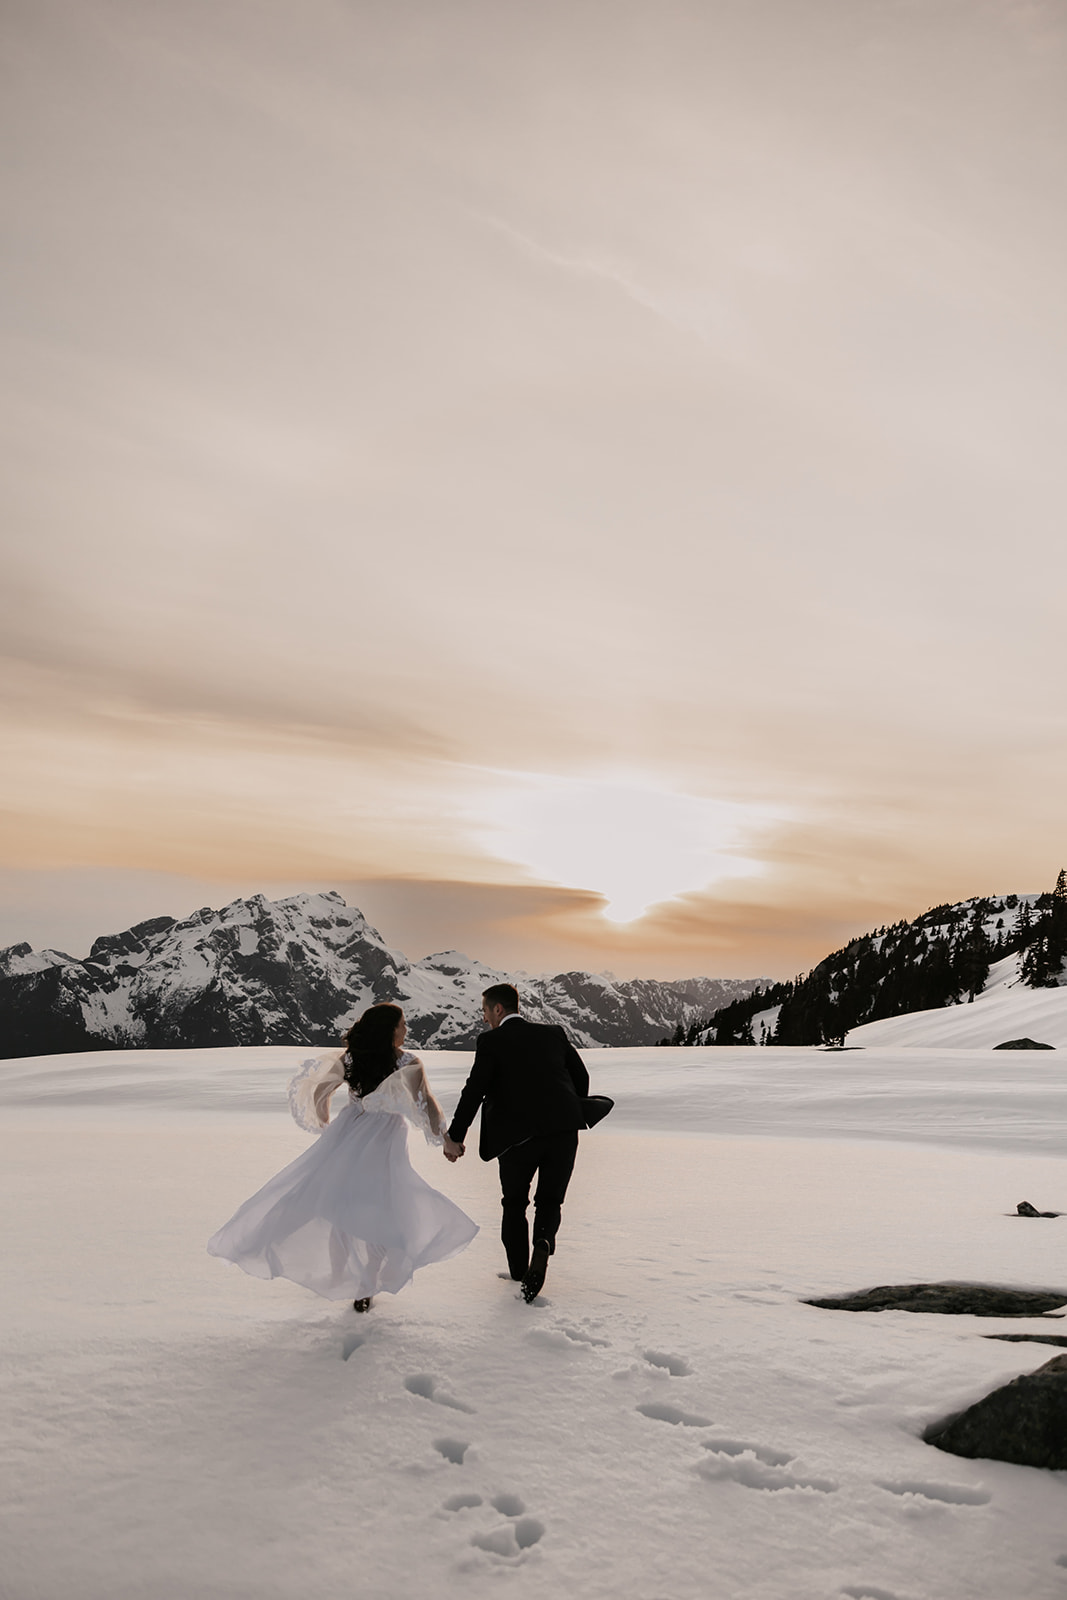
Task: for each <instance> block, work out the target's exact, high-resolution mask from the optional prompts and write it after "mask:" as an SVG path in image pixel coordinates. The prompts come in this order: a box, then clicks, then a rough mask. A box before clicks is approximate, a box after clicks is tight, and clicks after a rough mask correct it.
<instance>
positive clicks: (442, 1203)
mask: <svg viewBox="0 0 1067 1600" xmlns="http://www.w3.org/2000/svg"><path fill="white" fill-rule="evenodd" d="M482 1016H483V1018H484V1020H485V1024H486V1032H485V1033H483V1034H481V1035H480V1036H479V1038H478V1043H477V1047H476V1049H475V1054H474V1065H473V1067H472V1068H471V1072H470V1075H469V1077H468V1078H467V1082H466V1083H465V1085H464V1087H463V1092H462V1094H461V1095H460V1097H459V1103H458V1105H457V1106H456V1112H455V1115H454V1116H453V1118H452V1121H451V1124H450V1125H449V1126H448V1128H447V1129H446V1127H445V1124H444V1117H443V1115H442V1112H441V1108H440V1106H439V1105H438V1104H437V1101H436V1100H435V1099H434V1097H433V1095H432V1093H431V1092H430V1086H429V1084H428V1083H427V1081H426V1074H425V1072H424V1070H423V1066H422V1062H421V1061H420V1060H419V1058H418V1057H417V1056H414V1055H411V1054H410V1053H409V1052H408V1051H406V1050H405V1049H404V1039H405V1035H406V1032H407V1025H406V1023H405V1020H404V1013H403V1012H402V1011H401V1009H400V1007H399V1006H396V1005H391V1004H388V1003H383V1004H379V1005H374V1006H371V1007H370V1009H369V1010H367V1011H365V1012H364V1013H363V1015H362V1016H361V1017H360V1018H359V1020H358V1022H356V1023H355V1024H354V1025H353V1027H352V1028H351V1029H350V1030H349V1033H348V1036H347V1038H346V1041H345V1048H344V1049H343V1050H338V1051H332V1052H331V1053H330V1054H329V1055H328V1056H323V1057H316V1058H315V1059H313V1060H311V1061H307V1062H305V1063H304V1066H303V1067H302V1069H301V1071H300V1072H299V1073H298V1074H297V1076H296V1077H295V1078H294V1079H293V1081H292V1083H291V1084H290V1085H289V1105H290V1109H291V1110H292V1113H293V1116H294V1117H295V1119H296V1121H297V1122H298V1123H299V1124H300V1126H301V1127H303V1128H306V1129H308V1131H310V1132H316V1133H319V1138H318V1140H317V1141H316V1143H315V1144H314V1145H312V1147H311V1148H310V1149H309V1150H306V1151H305V1152H304V1154H303V1155H301V1156H298V1157H297V1159H296V1160H295V1161H293V1162H291V1163H290V1165H289V1166H287V1167H286V1168H284V1170H283V1171H281V1172H279V1173H278V1174H277V1175H276V1176H275V1177H273V1178H271V1179H270V1180H269V1182H268V1183H266V1184H265V1185H264V1186H263V1188H262V1189H260V1190H259V1191H258V1193H256V1194H254V1195H253V1196H252V1198H251V1199H250V1200H246V1201H245V1203H244V1205H242V1206H241V1207H240V1208H239V1209H238V1210H237V1212H236V1213H235V1214H234V1216H233V1217H231V1219H230V1221H229V1222H227V1223H226V1224H225V1225H224V1226H223V1227H222V1228H220V1229H219V1231H218V1232H217V1233H216V1234H215V1235H214V1236H213V1237H212V1239H211V1240H210V1241H209V1242H208V1250H209V1251H210V1253H211V1254H212V1255H217V1256H222V1257H224V1258H225V1259H226V1260H228V1261H233V1262H236V1264H237V1265H238V1266H239V1267H242V1268H243V1269H244V1271H245V1272H248V1273H251V1274H252V1276H254V1277H258V1278H277V1277H283V1278H289V1279H291V1280H292V1281H293V1282H294V1283H299V1284H303V1285H304V1286H305V1287H306V1288H308V1289H313V1290H314V1291H315V1292H316V1293H317V1294H321V1295H324V1296H325V1297H326V1298H327V1299H330V1300H347V1299H349V1298H351V1299H352V1300H353V1303H354V1305H355V1309H356V1310H357V1311H368V1310H369V1309H370V1304H371V1300H372V1297H373V1296H374V1295H375V1294H378V1293H382V1292H384V1293H389V1294H396V1293H397V1292H398V1291H399V1290H400V1289H402V1288H403V1287H404V1285H405V1284H407V1283H410V1281H411V1278H412V1275H413V1274H414V1273H415V1272H416V1271H417V1270H418V1269H419V1267H424V1266H427V1265H429V1263H430V1262H432V1261H446V1260H448V1258H449V1257H450V1256H454V1255H458V1253H459V1252H460V1251H461V1250H463V1249H465V1248H466V1246H467V1245H468V1244H469V1243H470V1242H471V1240H472V1239H473V1238H474V1235H475V1234H476V1233H477V1232H478V1227H477V1224H476V1223H474V1222H472V1221H471V1219H470V1217H468V1216H467V1215H466V1213H465V1212H463V1211H461V1210H460V1208H459V1207H458V1206H457V1205H455V1204H453V1202H452V1201H451V1200H449V1199H448V1197H447V1196H446V1195H443V1194H441V1193H440V1192H439V1191H438V1190H436V1189H434V1188H432V1187H431V1185H430V1184H428V1183H426V1182H425V1181H424V1179H422V1178H421V1177H420V1176H419V1175H418V1173H417V1172H416V1171H415V1169H414V1168H413V1167H412V1165H411V1161H410V1159H409V1157H408V1151H407V1124H408V1123H411V1124H413V1125H414V1126H415V1127H417V1128H420V1129H421V1130H422V1132H423V1133H424V1134H425V1136H426V1139H427V1141H428V1142H429V1143H431V1144H439V1145H441V1146H442V1148H443V1150H444V1154H445V1158H446V1160H448V1161H458V1160H459V1159H460V1157H461V1156H462V1155H463V1154H464V1143H463V1141H464V1139H465V1137H466V1134H467V1130H468V1128H469V1127H470V1125H471V1123H472V1122H473V1121H474V1117H475V1115H476V1113H477V1111H478V1109H479V1107H481V1113H482V1125H481V1137H480V1140H479V1154H480V1156H481V1158H482V1160H483V1161H492V1160H494V1159H495V1160H497V1161H498V1163H499V1168H500V1188H501V1204H502V1207H503V1220H502V1223H501V1230H500V1236H501V1239H502V1240H503V1244H504V1250H505V1253H506V1256H507V1264H508V1271H507V1273H506V1274H503V1273H502V1274H501V1276H502V1277H503V1276H507V1277H510V1278H512V1279H514V1280H515V1281H516V1282H518V1283H520V1284H521V1285H522V1291H521V1292H522V1297H523V1299H524V1300H525V1301H526V1302H527V1303H528V1304H529V1302H531V1301H532V1300H534V1299H536V1297H537V1295H538V1294H539V1293H540V1291H541V1287H542V1285H543V1284H544V1281H545V1274H546V1272H547V1270H548V1262H549V1258H550V1256H551V1255H552V1253H553V1251H554V1250H555V1246H556V1234H557V1232H558V1230H559V1225H560V1211H561V1207H562V1205H563V1199H564V1196H565V1195H566V1193H567V1184H568V1183H569V1181H570V1176H571V1172H572V1171H573V1169H574V1161H575V1157H576V1155H577V1153H578V1132H579V1130H580V1129H581V1128H588V1127H592V1126H593V1124H594V1123H595V1122H598V1121H599V1120H600V1118H601V1117H603V1116H605V1115H606V1113H607V1112H608V1111H610V1109H611V1105H612V1102H611V1101H610V1100H608V1099H607V1098H606V1097H604V1096H602V1095H594V1096H590V1094H589V1074H588V1072H587V1071H586V1069H585V1065H584V1063H583V1061H582V1058H581V1056H580V1055H579V1054H578V1052H577V1050H575V1048H574V1046H573V1045H572V1044H571V1043H570V1041H569V1040H568V1038H567V1035H566V1034H565V1033H564V1031H563V1029H562V1028H559V1027H551V1026H546V1025H545V1024H541V1023H535V1022H528V1021H527V1020H526V1019H525V1017H523V1016H521V1015H520V1014H519V997H518V993H517V991H516V990H515V988H514V987H513V985H511V984H510V983H498V984H494V985H493V986H492V987H491V988H489V989H487V990H486V991H485V993H484V994H483V996H482ZM342 1084H347V1085H348V1103H347V1104H346V1105H345V1107H344V1109H343V1110H342V1111H341V1112H340V1114H339V1115H338V1116H337V1117H335V1118H334V1120H333V1121H332V1122H331V1121H330V1111H329V1102H330V1097H331V1096H332V1094H333V1093H334V1091H335V1090H336V1089H339V1088H340V1087H341V1085H342ZM535 1177H536V1178H537V1188H536V1192H535V1194H534V1222H533V1248H532V1251H531V1247H530V1229H529V1224H528V1221H527V1209H528V1207H529V1203H530V1188H531V1185H532V1184H533V1181H534V1178H535Z"/></svg>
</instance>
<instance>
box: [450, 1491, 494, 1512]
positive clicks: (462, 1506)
mask: <svg viewBox="0 0 1067 1600" xmlns="http://www.w3.org/2000/svg"><path fill="white" fill-rule="evenodd" d="M484 1504H485V1501H484V1500H483V1499H482V1497H481V1495H480V1494H450V1495H449V1497H448V1499H447V1500H443V1501H442V1502H441V1510H442V1511H472V1510H473V1509H474V1507H475V1506H481V1505H484Z"/></svg>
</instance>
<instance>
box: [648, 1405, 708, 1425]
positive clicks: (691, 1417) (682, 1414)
mask: <svg viewBox="0 0 1067 1600" xmlns="http://www.w3.org/2000/svg"><path fill="white" fill-rule="evenodd" d="M637 1410H638V1411H639V1412H640V1413H641V1415H642V1416H643V1417H651V1418H652V1420H653V1422H669V1423H671V1424H672V1425H673V1426H674V1427H682V1428H710V1427H711V1418H710V1417H698V1416H696V1415H695V1414H694V1413H693V1412H692V1411H683V1410H682V1409H681V1407H680V1406H672V1405H668V1403H667V1402H666V1400H646V1401H645V1402H644V1403H643V1404H642V1405H639V1406H638V1407H637Z"/></svg>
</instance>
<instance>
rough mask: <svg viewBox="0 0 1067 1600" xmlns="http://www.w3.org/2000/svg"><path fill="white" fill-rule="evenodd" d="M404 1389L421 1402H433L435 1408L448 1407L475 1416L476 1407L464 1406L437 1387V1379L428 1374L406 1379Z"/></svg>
mask: <svg viewBox="0 0 1067 1600" xmlns="http://www.w3.org/2000/svg"><path fill="white" fill-rule="evenodd" d="M404 1388H405V1389H406V1390H407V1392H408V1394H417V1395H418V1396H419V1398H420V1399H421V1400H432V1401H433V1403H434V1405H435V1406H447V1407H448V1409H449V1410H450V1411H465V1412H467V1413H468V1414H471V1415H472V1414H473V1412H474V1407H473V1406H468V1405H464V1403H463V1401H462V1400H455V1399H453V1397H452V1396H451V1395H450V1394H447V1393H446V1392H445V1390H444V1389H440V1388H438V1386H437V1379H436V1378H434V1377H431V1376H430V1374H429V1373H428V1372H416V1373H415V1374H414V1375H413V1376H412V1377H410V1378H405V1379H404Z"/></svg>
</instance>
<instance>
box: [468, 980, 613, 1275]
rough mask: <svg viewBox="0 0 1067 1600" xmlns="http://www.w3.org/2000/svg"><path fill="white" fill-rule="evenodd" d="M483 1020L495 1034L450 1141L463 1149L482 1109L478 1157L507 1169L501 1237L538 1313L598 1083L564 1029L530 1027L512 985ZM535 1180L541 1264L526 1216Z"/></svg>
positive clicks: (482, 1038) (494, 992)
mask: <svg viewBox="0 0 1067 1600" xmlns="http://www.w3.org/2000/svg"><path fill="white" fill-rule="evenodd" d="M482 1016H483V1017H484V1018H485V1024H486V1027H487V1028H488V1029H489V1032H488V1033H483V1034H480V1035H479V1038H478V1044H477V1047H476V1049H475V1052H474V1066H473V1067H472V1068H471V1072H470V1077H469V1078H468V1079H467V1082H466V1083H465V1085H464V1087H463V1093H462V1094H461V1095H460V1097H459V1104H458V1105H457V1107H456V1114H455V1116H454V1117H453V1118H452V1126H451V1127H450V1128H449V1130H448V1134H449V1138H450V1139H453V1140H454V1141H455V1142H456V1144H458V1145H462V1144H463V1139H464V1136H465V1134H466V1132H467V1129H468V1128H469V1127H470V1125H471V1123H472V1122H473V1121H474V1115H475V1112H476V1111H477V1110H478V1107H479V1106H481V1108H482V1131H481V1139H480V1141H479V1145H478V1154H479V1155H480V1156H481V1158H482V1160H483V1161H492V1160H493V1158H494V1157H496V1158H497V1160H498V1161H499V1163H500V1188H501V1191H502V1195H503V1199H502V1201H501V1204H502V1205H503V1208H504V1217H503V1221H502V1223H501V1227H500V1237H501V1239H502V1240H503V1241H504V1249H505V1251H506V1252H507V1258H508V1269H509V1271H510V1273H511V1276H512V1277H513V1278H514V1279H516V1280H517V1281H519V1282H521V1283H522V1297H523V1299H524V1300H525V1301H526V1303H527V1304H529V1303H530V1301H531V1300H534V1299H536V1297H537V1296H538V1294H540V1292H541V1286H542V1284H543V1283H544V1281H545V1273H546V1271H547V1270H548V1258H549V1256H550V1255H551V1254H552V1253H553V1251H554V1250H555V1248H556V1233H557V1231H558V1230H559V1223H560V1208H561V1206H562V1205H563V1197H564V1195H565V1194H566V1193H567V1184H568V1182H569V1181H570V1175H571V1172H572V1171H573V1170H574V1158H575V1156H576V1155H577V1154H578V1129H579V1128H584V1127H585V1125H586V1119H585V1111H584V1108H583V1106H582V1104H581V1099H580V1096H583V1095H587V1094H588V1093H589V1074H588V1072H587V1071H586V1070H585V1065H584V1063H583V1061H582V1058H581V1056H580V1055H579V1054H578V1052H577V1050H576V1049H575V1048H574V1046H573V1045H572V1044H571V1043H570V1041H569V1040H568V1038H567V1035H566V1034H565V1033H564V1031H563V1029H562V1028H558V1027H547V1026H545V1025H544V1024H542V1023H538V1022H527V1021H526V1018H525V1017H520V1015H519V996H518V992H517V990H516V989H515V988H514V986H513V985H512V984H510V983H494V984H493V985H492V987H491V988H489V989H486V991H485V993H484V994H483V995H482ZM462 1153H463V1152H462V1150H461V1151H460V1154H461V1155H462ZM535 1174H536V1175H537V1192H536V1194H535V1195H534V1226H533V1238H534V1246H533V1255H532V1256H531V1254H530V1234H529V1230H528V1227H527V1223H526V1208H527V1207H528V1205H529V1204H530V1185H531V1183H532V1182H533V1179H534V1175H535Z"/></svg>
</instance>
